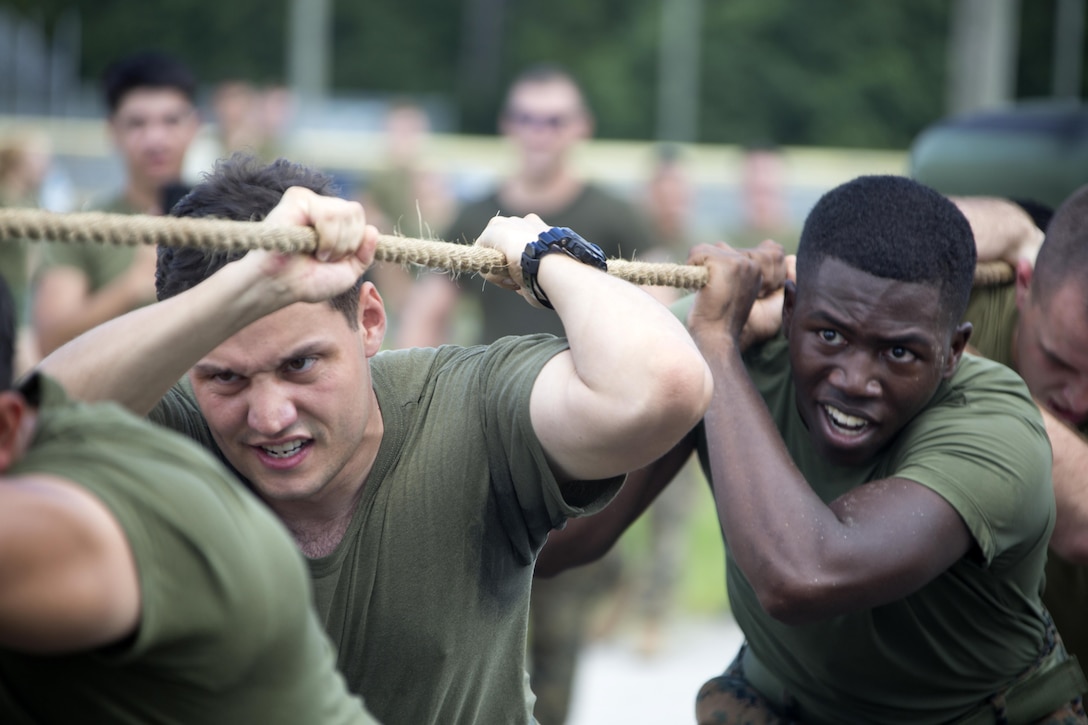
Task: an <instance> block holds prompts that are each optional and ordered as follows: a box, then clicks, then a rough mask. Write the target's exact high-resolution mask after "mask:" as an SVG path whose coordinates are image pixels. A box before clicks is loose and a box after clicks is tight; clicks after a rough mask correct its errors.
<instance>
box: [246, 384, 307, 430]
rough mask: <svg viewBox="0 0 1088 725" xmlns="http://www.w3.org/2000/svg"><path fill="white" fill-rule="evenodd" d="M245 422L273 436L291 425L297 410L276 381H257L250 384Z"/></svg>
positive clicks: (252, 427)
mask: <svg viewBox="0 0 1088 725" xmlns="http://www.w3.org/2000/svg"><path fill="white" fill-rule="evenodd" d="M247 392H248V393H249V412H248V416H247V421H246V422H247V423H248V424H249V427H250V428H251V429H253V430H254V431H256V432H258V433H260V434H262V435H266V436H275V435H276V434H278V433H281V432H283V431H285V430H287V429H288V428H290V427H291V425H292V424H294V422H295V421H296V420H297V419H298V411H297V410H296V409H295V405H294V403H293V402H292V400H291V397H290V395H288V394H287V391H286V390H284V389H283V388H282V386H280V385H278V384H276V383H257V384H254V385H251V386H250V389H249V391H247Z"/></svg>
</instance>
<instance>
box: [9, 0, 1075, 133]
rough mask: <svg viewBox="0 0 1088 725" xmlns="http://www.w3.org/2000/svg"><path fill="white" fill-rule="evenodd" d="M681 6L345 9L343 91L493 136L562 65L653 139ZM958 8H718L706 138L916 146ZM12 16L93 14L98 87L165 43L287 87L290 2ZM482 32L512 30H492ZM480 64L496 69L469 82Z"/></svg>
mask: <svg viewBox="0 0 1088 725" xmlns="http://www.w3.org/2000/svg"><path fill="white" fill-rule="evenodd" d="M668 2H670V0H597V1H596V2H574V1H573V0H568V1H567V2H560V1H557V0H461V2H449V0H368V2H365V3H354V2H350V3H349V2H346V1H345V0H339V1H337V2H334V10H333V27H332V37H331V42H332V48H331V57H332V58H333V69H332V78H331V80H332V84H333V90H334V92H336V93H342V94H352V95H359V94H369V93H379V94H393V93H403V94H427V95H428V96H437V97H440V98H445V99H447V100H448V103H449V104H450V105H451V106H452V107H453V108H454V109H455V111H456V114H457V115H458V117H459V118H460V119H461V129H462V130H464V131H467V132H474V133H489V132H492V131H493V130H494V119H495V114H496V112H497V108H498V104H499V103H500V100H501V93H502V90H503V87H504V85H505V83H506V82H507V81H508V80H509V79H510V78H511V77H512V76H513V75H514V74H516V72H517V71H518V70H520V69H521V68H523V67H524V66H525V65H527V64H530V63H533V62H537V61H544V60H547V61H553V62H560V63H563V64H565V65H566V66H568V67H569V68H570V69H571V70H572V71H573V72H574V73H575V74H576V75H577V76H578V77H579V78H580V79H581V80H582V82H583V85H584V86H585V88H586V90H587V93H588V96H589V98H590V100H591V103H592V105H593V107H594V110H595V112H596V116H597V120H598V133H599V135H600V136H604V137H612V138H653V137H654V135H655V128H654V124H655V121H656V111H657V101H656V99H657V73H658V69H657V65H658V57H659V50H660V49H659V44H660V37H659V25H660V20H661V13H662V10H663V7H667V5H664V6H663V5H662V3H666V4H667V3H668ZM952 3H953V0H909V1H907V0H892V1H891V2H871V0H806V1H805V2H796V1H795V0H729V1H728V2H706V1H705V0H704V2H703V3H702V8H703V18H702V21H703V22H702V30H701V38H700V47H701V56H700V74H701V83H700V99H699V100H700V117H699V139H698V140H700V141H703V142H721V143H747V142H767V141H771V142H776V143H781V144H794V145H801V144H808V145H836V146H846V147H884V148H903V147H905V146H906V145H907V144H909V143H910V140H911V139H912V138H913V137H914V136H915V134H917V132H918V131H919V130H920V129H921V128H923V127H924V126H925V125H927V124H928V123H931V122H932V121H934V120H935V119H937V118H939V117H940V116H941V115H942V113H943V104H944V93H945V81H946V75H947V57H948V53H947V48H946V45H947V41H948V37H949V24H950V20H951V9H952ZM0 7H5V8H6V9H8V10H14V11H15V12H16V13H19V14H21V15H22V16H24V17H30V18H36V19H39V20H40V21H41V22H42V23H43V25H44V26H45V27H46V28H47V29H48V28H49V27H51V24H53V23H55V22H56V21H57V19H58V18H59V17H60V16H61V14H62V13H64V12H66V11H69V12H70V10H71V9H73V8H74V9H76V10H77V11H78V12H79V15H80V18H81V24H82V46H81V61H82V62H81V69H82V74H83V75H84V77H85V78H86V79H87V80H88V81H93V80H94V79H96V78H97V77H98V76H99V74H100V73H101V71H102V70H103V69H104V68H105V66H106V65H107V64H108V63H109V62H110V61H111V60H113V59H114V58H116V57H118V56H119V55H121V54H123V53H126V52H130V51H133V50H137V49H143V48H147V47H149V46H152V45H154V46H156V47H159V48H162V49H164V50H168V51H171V52H174V53H176V54H178V55H179V56H181V57H182V58H184V59H186V60H187V61H188V62H189V63H191V64H192V66H193V67H194V69H195V70H196V72H197V73H198V74H199V76H200V78H201V79H202V80H203V81H204V82H205V83H206V84H209V85H210V84H213V83H215V82H218V81H221V80H226V79H231V78H249V79H251V80H254V81H257V82H264V83H267V82H282V81H283V80H285V77H284V75H285V74H284V69H285V64H286V58H287V53H286V49H285V48H286V42H287V30H288V28H287V22H288V8H289V5H288V0H276V1H275V2H268V1H267V0H263V1H262V0H232V2H229V3H211V2H207V1H206V0H138V1H137V0H0ZM481 13H482V14H483V15H481ZM481 20H490V21H493V23H494V24H495V26H496V27H497V28H498V31H497V32H495V33H491V34H488V35H486V36H484V37H480V34H478V33H476V34H474V33H473V28H474V27H477V26H478V25H479V23H480V21H481ZM1052 24H1053V3H1051V2H1031V3H1028V2H1024V3H1021V45H1020V49H1019V53H1018V66H1017V67H1018V78H1019V82H1018V93H1019V94H1020V95H1025V96H1031V95H1035V96H1037V95H1045V94H1046V93H1048V92H1049V86H1050V62H1051V59H1050V45H1051V40H1052V32H1053V31H1052V27H1051V26H1052ZM474 52H475V54H476V55H475V58H476V59H477V61H479V59H480V58H481V57H482V58H483V59H484V62H485V63H486V64H490V65H488V66H485V67H487V68H489V72H487V73H483V74H479V75H478V76H477V75H473V74H472V73H469V72H468V71H467V70H466V69H468V68H470V67H472V66H469V65H467V64H466V58H468V57H469V56H470V55H472V54H473V53H474ZM481 53H482V54H483V55H481ZM1084 78H1085V83H1088V73H1085V74H1084Z"/></svg>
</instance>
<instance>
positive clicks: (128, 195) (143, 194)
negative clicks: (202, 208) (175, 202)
mask: <svg viewBox="0 0 1088 725" xmlns="http://www.w3.org/2000/svg"><path fill="white" fill-rule="evenodd" d="M159 191H160V190H159V187H158V186H155V185H154V184H140V183H137V182H136V181H129V183H128V186H126V187H125V201H127V202H128V203H129V205H130V206H131V207H132V208H133V209H136V210H137V211H139V212H140V213H141V214H155V215H159V214H162V213H163V210H162V203H161V201H160V199H159Z"/></svg>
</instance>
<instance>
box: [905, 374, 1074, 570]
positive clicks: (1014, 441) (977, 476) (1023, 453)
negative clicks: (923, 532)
mask: <svg viewBox="0 0 1088 725" xmlns="http://www.w3.org/2000/svg"><path fill="white" fill-rule="evenodd" d="M970 360H971V358H965V359H964V362H967V363H968V364H970V362H969V361H970ZM976 362H981V361H977V360H976ZM986 364H987V365H989V363H986ZM992 369H1000V370H1004V369H1003V368H997V367H996V366H993V368H992ZM980 377H981V376H980ZM994 377H995V380H994V381H993V382H992V383H990V384H988V387H983V386H981V385H980V386H978V389H977V390H975V391H973V392H970V393H967V394H966V395H964V396H963V397H962V399H960V400H957V401H951V402H949V401H946V402H944V403H943V404H941V405H939V406H936V407H935V408H933V409H931V410H930V411H927V412H926V413H923V414H922V415H921V416H919V419H916V420H915V421H914V422H912V423H911V424H910V426H909V427H908V428H907V430H906V431H905V432H904V439H903V443H902V445H899V446H897V448H898V449H899V451H901V454H900V455H899V456H898V457H897V459H898V460H897V463H898V465H896V466H895V467H894V471H893V472H892V473H891V475H892V476H896V477H900V478H906V479H909V480H912V481H917V482H918V483H921V484H922V485H924V486H926V487H928V488H930V489H932V490H933V491H935V492H936V493H938V494H940V495H941V496H942V497H943V498H944V499H945V500H947V501H948V502H949V503H950V504H951V505H952V506H953V507H954V508H955V509H956V511H957V512H958V513H959V514H960V516H961V517H963V520H964V522H965V523H966V524H967V527H968V529H969V530H970V532H971V535H972V537H973V538H974V540H975V542H976V543H977V545H978V549H979V551H980V552H981V554H982V558H983V561H984V562H985V563H986V565H988V566H996V567H1000V566H1001V564H1002V562H1003V561H1004V560H1005V559H1006V558H1007V559H1008V561H1010V562H1013V561H1017V560H1018V559H1019V557H1020V556H1021V555H1022V552H1024V551H1026V550H1028V549H1031V548H1033V547H1035V546H1036V545H1037V544H1038V542H1039V539H1040V537H1049V535H1050V530H1051V527H1052V525H1053V519H1054V495H1053V489H1052V487H1051V483H1050V480H1051V479H1050V472H1051V470H1050V469H1051V450H1050V443H1049V439H1048V438H1047V435H1046V430H1045V428H1044V427H1043V423H1042V418H1041V416H1040V415H1039V412H1038V409H1037V408H1036V407H1035V405H1034V404H1033V403H1032V402H1031V400H1030V398H1028V397H1027V395H1026V391H1024V392H1021V391H1019V390H1017V389H1016V385H1015V384H1014V382H1016V381H1013V380H1008V378H1013V377H1014V375H1013V374H1012V373H1011V372H1008V373H1007V374H1005V375H997V376H994ZM1002 379H1005V380H1007V382H1003V381H1002ZM1021 387H1022V385H1021Z"/></svg>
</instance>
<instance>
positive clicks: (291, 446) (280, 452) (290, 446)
mask: <svg viewBox="0 0 1088 725" xmlns="http://www.w3.org/2000/svg"><path fill="white" fill-rule="evenodd" d="M261 448H263V449H264V451H265V452H266V453H267V454H268V455H270V456H272V457H273V458H287V457H288V456H293V455H294V454H295V453H298V451H299V450H300V449H301V448H302V441H291V442H290V443H284V444H282V445H278V446H261Z"/></svg>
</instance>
